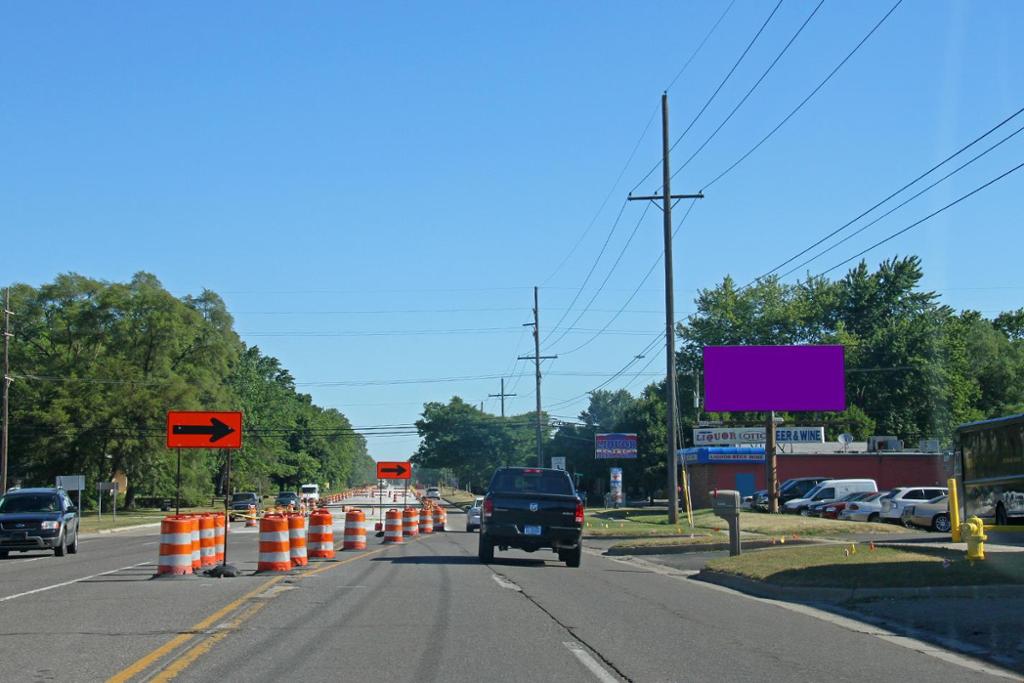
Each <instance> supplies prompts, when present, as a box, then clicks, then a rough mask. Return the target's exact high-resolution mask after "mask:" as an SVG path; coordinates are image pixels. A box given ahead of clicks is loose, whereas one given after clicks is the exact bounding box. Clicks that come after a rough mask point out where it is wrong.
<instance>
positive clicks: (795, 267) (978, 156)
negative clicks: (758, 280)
mask: <svg viewBox="0 0 1024 683" xmlns="http://www.w3.org/2000/svg"><path fill="white" fill-rule="evenodd" d="M1021 131H1024V126H1022V127H1020V128H1018V129H1017V130H1015V131H1014V132H1012V133H1010V134H1009V135H1007V136H1006V137H1005V138H1003V139H1002V140H1000V141H999V142H997V143H995V144H994V145H992V146H991V147H989V148H988V149H986V150H984V151H983V152H980V153H979V154H977V155H975V156H974V157H972V158H971V159H969V160H968V161H966V162H964V163H963V164H961V165H960V166H958V167H957V168H955V169H953V170H952V171H950V172H949V173H947V174H946V175H944V176H942V177H941V178H939V179H938V180H936V181H935V182H933V183H932V184H931V185H929V186H927V187H925V188H924V189H923V190H921V191H919V192H917V193H916V194H913V195H911V196H910V197H908V198H907V199H905V200H903V201H902V202H900V203H899V204H897V205H896V206H894V207H893V208H891V209H889V210H888V211H886V212H885V213H883V214H882V215H881V216H879V217H878V218H875V219H874V220H872V221H869V222H868V223H865V224H864V225H862V226H861V227H859V228H857V229H856V230H854V231H853V232H851V233H850V234H849V235H847V236H846V237H844V238H843V239H841V240H839V241H838V242H835V243H833V244H830V245H829V246H828V247H826V248H824V249H822V250H821V251H819V252H818V253H817V254H815V255H814V256H812V257H811V258H809V259H807V260H806V261H804V262H803V263H801V264H800V265H797V266H794V267H793V268H790V269H789V270H787V271H786V272H785V273H783V274H782V275H781V276H780V277H782V278H784V277H786V276H788V275H791V274H793V273H795V272H796V271H798V270H800V269H801V268H803V267H804V266H806V265H808V264H809V263H811V262H813V261H816V260H818V259H819V258H820V257H821V256H824V255H825V254H827V253H829V252H830V251H832V250H833V249H835V248H837V247H839V246H840V245H842V244H845V243H846V242H848V241H850V240H851V239H853V238H854V237H856V236H857V235H859V234H860V233H862V232H864V231H865V230H867V229H868V228H870V227H871V226H872V225H874V224H876V223H878V222H879V221H881V220H882V219H883V218H886V217H888V216H890V215H892V214H893V213H894V212H896V211H898V210H899V209H901V208H903V207H904V206H906V205H907V204H909V203H910V202H912V201H914V200H915V199H917V198H918V197H920V196H921V195H923V194H924V193H925V192H928V191H929V190H931V189H932V188H933V187H935V186H936V185H938V184H940V183H942V182H944V181H946V180H947V179H949V178H950V177H951V176H953V175H955V174H957V173H959V172H960V171H962V170H963V169H965V168H967V167H968V166H970V165H971V164H973V163H974V162H975V161H977V160H978V159H980V158H981V157H983V156H985V155H986V154H988V153H989V152H991V151H992V150H994V149H995V148H996V147H999V146H1000V145H1002V144H1003V143H1004V142H1006V141H1007V140H1009V139H1010V138H1012V137H1014V136H1015V135H1017V134H1018V133H1020V132H1021Z"/></svg>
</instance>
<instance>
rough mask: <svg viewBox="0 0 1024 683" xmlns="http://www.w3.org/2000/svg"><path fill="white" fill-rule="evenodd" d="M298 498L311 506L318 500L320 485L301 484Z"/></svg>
mask: <svg viewBox="0 0 1024 683" xmlns="http://www.w3.org/2000/svg"><path fill="white" fill-rule="evenodd" d="M299 499H300V500H301V501H302V502H303V503H305V504H306V505H307V506H309V507H313V506H314V505H316V504H317V503H318V502H319V501H320V487H319V486H318V485H317V484H303V485H302V486H300V487H299Z"/></svg>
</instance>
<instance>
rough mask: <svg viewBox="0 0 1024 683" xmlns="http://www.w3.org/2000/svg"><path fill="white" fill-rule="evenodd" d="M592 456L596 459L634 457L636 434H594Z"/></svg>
mask: <svg viewBox="0 0 1024 683" xmlns="http://www.w3.org/2000/svg"><path fill="white" fill-rule="evenodd" d="M594 457H595V458H596V459H597V460H608V459H611V458H629V459H635V458H636V434H595V435H594Z"/></svg>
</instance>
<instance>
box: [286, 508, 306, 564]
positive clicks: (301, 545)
mask: <svg viewBox="0 0 1024 683" xmlns="http://www.w3.org/2000/svg"><path fill="white" fill-rule="evenodd" d="M288 555H289V557H291V560H292V566H294V567H305V566H306V565H307V564H309V561H308V560H307V559H306V516H305V515H303V514H301V513H297V512H296V513H294V514H291V515H288Z"/></svg>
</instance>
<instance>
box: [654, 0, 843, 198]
mask: <svg viewBox="0 0 1024 683" xmlns="http://www.w3.org/2000/svg"><path fill="white" fill-rule="evenodd" d="M824 4H825V0H820V2H819V3H818V4H817V6H815V8H814V9H813V10H811V13H810V14H809V15H808V16H807V18H806V19H804V22H803V23H802V24H800V28H798V29H797V30H796V33H794V34H793V37H792V38H790V39H789V42H787V43H786V45H785V47H783V48H782V51H781V52H779V54H777V55H776V56H775V59H773V60H772V63H771V64H769V65H768V68H767V69H765V70H764V73H762V74H761V77H760V78H758V79H757V81H756V82H755V83H754V85H752V86H750V90H747V93H746V94H745V95H744V96H743V97H742V98H741V99H740V101H739V102H737V103H736V106H735V107H733V108H732V111H730V112H729V115H728V116H726V117H725V119H724V120H723V121H722V122H721V123H720V124H718V128H715V130H714V131H712V133H711V135H709V136H708V138H707V139H706V140H705V141H704V142H703V143H701V145H700V147H698V148H697V149H696V150H695V151H694V153H693V154H691V155H690V157H689V158H688V159H687V160H686V161H684V162H683V163H682V165H680V166H679V168H677V169H676V170H674V171H673V172H672V177H673V178H675V177H676V176H677V175H678V174H679V173H680V171H682V170H683V169H684V168H686V167H687V166H689V165H690V162H691V161H693V160H694V158H695V157H696V156H697V155H698V154H700V153H701V151H702V150H703V149H704V148H705V147H707V145H708V143H709V142H711V141H712V140H713V139H714V138H715V136H716V135H718V132H719V131H720V130H722V128H724V127H725V124H727V123H729V120H730V119H732V117H733V115H735V114H736V112H737V111H739V109H740V107H742V106H743V103H744V102H746V101H747V98H748V97H750V96H751V95H752V94H753V93H754V91H755V90H757V87H758V86H759V85H761V81H763V80H764V79H765V78H766V77H767V76H768V74H769V73H771V71H772V69H774V68H775V65H776V64H778V63H779V60H780V59H782V56H783V55H784V54H786V52H787V51H788V50H789V47H790V46H791V45H792V44H793V43H794V42H795V41H796V39H797V38H798V37H799V36H800V34H801V33H803V30H804V29H805V28H806V27H807V24H809V23H811V19H813V18H814V15H816V14H817V13H818V10H819V9H821V6H822V5H824Z"/></svg>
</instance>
